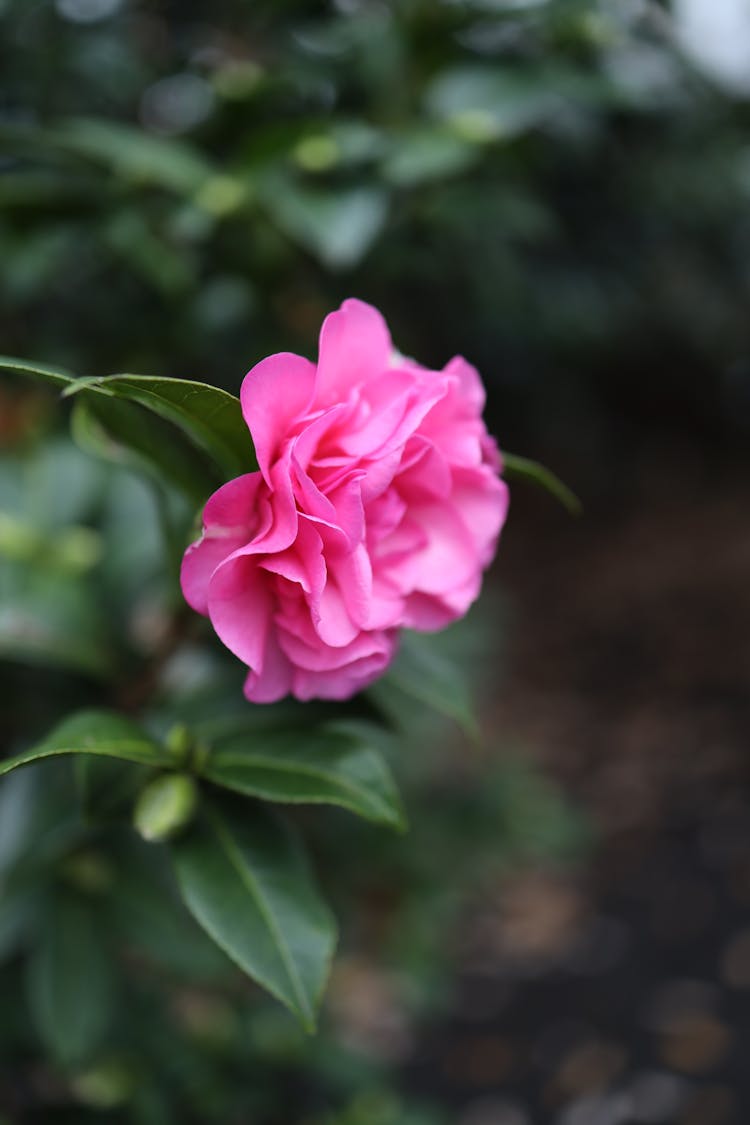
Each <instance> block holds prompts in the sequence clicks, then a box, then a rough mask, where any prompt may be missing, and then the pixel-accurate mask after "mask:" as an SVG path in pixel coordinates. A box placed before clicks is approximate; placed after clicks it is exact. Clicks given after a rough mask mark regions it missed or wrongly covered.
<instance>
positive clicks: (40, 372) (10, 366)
mask: <svg viewBox="0 0 750 1125" xmlns="http://www.w3.org/2000/svg"><path fill="white" fill-rule="evenodd" d="M0 371H12V372H13V373H14V374H15V375H36V376H37V378H39V379H44V380H45V381H46V382H47V383H52V384H53V385H54V386H56V387H67V386H69V384H70V383H75V381H76V380H75V376H74V375H70V374H69V373H68V372H67V371H64V370H61V369H60V368H56V367H48V366H47V364H45V363H35V362H33V361H32V360H29V359H13V358H12V357H11V356H5V355H3V356H0Z"/></svg>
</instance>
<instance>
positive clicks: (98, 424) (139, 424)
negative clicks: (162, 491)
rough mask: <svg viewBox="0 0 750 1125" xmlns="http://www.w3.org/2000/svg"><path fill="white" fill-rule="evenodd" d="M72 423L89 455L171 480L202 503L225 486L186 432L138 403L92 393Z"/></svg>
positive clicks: (77, 404)
mask: <svg viewBox="0 0 750 1125" xmlns="http://www.w3.org/2000/svg"><path fill="white" fill-rule="evenodd" d="M72 425H73V436H74V437H75V439H76V441H77V442H78V444H79V445H80V446H81V448H82V449H85V450H86V452H87V453H91V454H93V455H94V456H96V457H102V458H103V459H104V460H107V461H113V462H114V463H115V464H120V465H124V466H126V467H128V468H131V469H135V470H136V471H137V472H141V473H143V472H145V473H146V474H147V475H148V476H150V477H152V478H154V479H156V480H157V481H162V480H166V481H168V482H169V483H171V484H172V485H174V486H175V487H176V488H178V489H179V490H180V491H181V492H184V493H185V494H186V495H187V496H189V497H190V498H191V499H192V500H193V501H194V502H195V503H197V504H202V503H203V502H204V501H205V499H206V497H207V496H208V495H209V494H210V493H211V492H212V491H214V489H216V488H218V487H219V485H220V484H221V483H222V480H223V478H222V476H221V474H220V473H219V471H218V470H217V469H216V468H215V467H214V466H213V465H212V464H211V463H210V462H209V461H208V460H207V459H206V458H205V457H204V456H203V455H202V454H201V453H200V451H199V450H197V449H195V447H194V446H193V445H192V444H191V443H190V442H189V441H188V439H187V438H186V437H185V436H184V435H183V434H182V433H180V432H179V431H178V430H176V429H175V427H174V426H171V425H169V424H167V423H166V422H164V421H163V419H161V418H158V417H156V416H155V415H153V414H150V413H149V412H148V411H147V410H144V409H143V408H142V407H140V406H138V405H136V404H135V403H131V402H122V401H120V400H118V399H116V398H109V397H106V398H105V397H104V396H102V397H93V396H92V395H88V394H87V395H86V396H85V398H84V399H82V400H80V401H79V402H77V403H76V405H75V408H74V410H73V419H72Z"/></svg>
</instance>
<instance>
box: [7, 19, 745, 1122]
mask: <svg viewBox="0 0 750 1125" xmlns="http://www.w3.org/2000/svg"><path fill="white" fill-rule="evenodd" d="M0 73H1V74H2V88H1V90H0V172H1V173H2V175H0V260H1V261H2V269H0V292H1V293H2V300H1V303H0V347H1V349H2V351H3V352H5V353H7V354H11V355H17V356H26V357H29V358H33V359H36V360H40V361H47V362H49V363H53V364H57V365H65V366H68V367H69V368H70V369H71V370H73V371H76V372H78V373H81V374H105V373H110V372H115V371H137V372H141V373H147V374H164V375H170V376H185V377H189V378H193V379H200V380H205V381H208V382H212V383H216V384H218V385H221V386H224V387H226V388H227V389H229V390H231V391H233V392H236V391H237V389H238V387H239V383H240V380H241V378H242V376H243V375H244V373H245V371H246V370H247V369H248V368H249V367H250V366H251V365H252V364H253V363H254V362H256V361H257V359H259V358H260V357H261V356H263V355H265V354H267V353H268V352H271V351H277V350H282V349H283V350H298V351H301V352H302V353H304V354H308V355H314V352H315V346H316V337H317V331H318V327H319V325H320V322H321V320H322V318H323V316H324V315H325V313H326V312H328V311H329V310H330V309H332V308H333V307H334V306H335V305H337V304H338V303H339V301H340V300H341V299H342V298H344V297H346V296H349V295H356V296H359V297H362V298H363V299H366V300H369V301H372V302H373V303H374V304H376V305H377V306H378V307H379V308H380V309H381V310H382V311H383V312H384V314H385V316H386V318H387V319H388V321H389V324H390V325H391V328H392V330H393V334H394V338H395V340H396V342H397V344H398V346H399V348H400V350H401V351H403V352H405V353H407V354H413V355H414V356H416V357H417V358H419V359H420V360H421V361H422V362H424V363H428V364H432V365H435V366H442V364H443V363H444V362H445V361H446V360H447V359H448V358H449V357H450V356H451V355H453V354H455V353H457V352H459V353H462V354H464V355H465V356H467V358H469V359H470V360H471V361H472V362H474V363H475V364H476V365H477V366H478V367H479V369H480V370H481V372H482V374H483V377H484V379H485V381H486V383H487V386H488V393H489V403H488V422H489V424H490V426H491V428H492V429H493V431H494V432H495V433H496V434H497V436H498V438H499V441H500V443H501V446H503V447H505V448H507V449H508V450H511V451H513V452H518V453H522V454H526V455H528V456H533V457H535V458H538V459H540V460H542V461H544V462H546V463H547V464H549V465H550V466H551V467H552V468H554V469H555V471H556V472H558V473H559V474H560V475H561V476H562V477H563V478H564V479H565V480H566V481H567V483H568V484H570V485H571V486H572V487H573V488H574V490H575V491H576V492H577V493H578V494H579V496H580V497H581V499H582V501H583V505H584V515H583V517H582V518H580V519H571V517H569V516H568V515H566V514H565V513H564V512H562V511H560V510H558V509H557V508H556V507H555V505H554V502H553V501H552V500H551V499H549V498H548V497H546V496H544V495H541V494H536V493H534V492H533V491H532V490H531V489H530V488H528V487H527V486H525V485H523V484H520V483H519V484H516V485H515V487H514V489H513V500H512V506H511V515H510V520H509V524H508V526H507V529H506V531H505V534H504V540H503V543H502V545H501V550H500V553H499V556H498V560H497V563H496V565H495V568H494V570H493V573H492V575H491V577H490V579H489V580H488V589H487V593H486V594H485V596H484V600H483V602H482V607H481V609H480V612H479V614H478V615H475V624H474V625H473V626H472V625H471V623H470V625H469V628H468V629H467V630H466V631H464V633H463V634H462V635H461V636H462V637H463V640H461V637H458V638H456V639H455V641H453V642H451V643H452V644H454V645H456V646H460V645H461V644H465V645H466V652H467V653H473V654H474V655H473V657H471V658H472V659H474V660H475V661H476V663H475V664H474V665H473V666H472V667H475V668H476V670H477V675H476V681H477V685H478V693H479V695H480V697H481V707H480V710H481V715H482V727H483V732H484V742H485V746H484V749H483V750H482V751H481V753H480V752H479V751H477V750H476V749H475V748H472V747H471V746H470V745H469V744H468V742H467V740H466V739H464V738H463V737H462V736H461V735H460V733H459V731H458V729H455V730H453V729H448V728H446V727H443V726H441V727H439V728H437V727H436V726H435V724H434V722H433V721H432V719H431V718H430V717H429V715H425V714H424V713H422V712H420V711H419V709H416V711H415V714H414V715H413V716H412V719H411V724H412V725H411V736H410V738H409V739H407V742H408V743H409V745H408V746H407V747H406V748H405V749H404V751H403V753H402V754H401V756H399V758H398V760H397V762H396V766H395V768H396V773H397V776H398V778H399V781H400V782H401V783H402V784H403V786H404V788H405V789H406V795H407V803H408V807H409V811H410V819H411V822H412V829H411V832H410V834H409V835H408V836H407V837H405V838H403V839H391V838H390V837H388V836H387V835H386V834H385V833H384V832H383V831H382V830H375V829H372V828H368V827H365V826H362V825H359V824H355V823H353V822H352V821H351V820H350V819H347V817H346V816H345V814H340V815H339V814H335V813H334V814H331V816H330V817H326V816H315V817H311V818H310V820H311V823H310V832H311V833H312V835H313V837H314V839H315V847H316V849H317V856H318V866H319V870H320V872H321V879H322V881H323V883H324V885H325V887H326V889H327V891H328V892H329V893H330V894H331V895H333V897H334V899H335V900H336V906H337V913H338V915H339V918H340V919H341V920H342V928H343V931H344V933H343V950H342V953H341V955H340V957H339V958H338V960H337V963H336V966H335V969H334V975H333V982H332V986H331V990H330V997H329V1000H328V1003H327V1008H326V1014H325V1020H324V1028H323V1031H322V1033H321V1035H320V1036H319V1037H318V1038H317V1039H315V1040H307V1039H305V1038H304V1037H302V1036H301V1035H299V1034H298V1033H297V1032H296V1030H295V1029H294V1028H293V1027H292V1025H291V1023H290V1021H289V1020H288V1019H287V1017H286V1016H285V1015H284V1014H283V1013H280V1012H277V1011H276V1010H275V1009H272V1008H271V1007H270V1006H269V1005H267V1004H266V1003H265V1001H261V1000H259V999H258V998H257V997H256V995H255V994H254V993H252V994H246V993H245V992H242V991H238V987H237V985H236V981H235V982H234V984H230V985H227V983H226V981H224V979H223V978H221V976H219V980H218V983H217V981H216V979H214V977H213V976H212V973H211V971H209V970H210V969H211V966H207V965H206V963H205V957H204V960H203V961H202V960H201V957H203V956H204V952H205V951H203V952H202V951H201V950H200V949H199V950H197V951H194V953H195V956H194V957H193V955H192V953H191V952H188V953H186V954H185V957H184V961H185V964H184V965H183V971H182V975H181V976H180V973H177V975H176V976H174V977H173V976H168V977H167V978H166V987H162V986H163V985H164V979H165V978H163V975H162V976H160V975H159V971H158V970H156V971H154V970H153V969H152V968H151V967H149V963H148V959H146V962H144V965H143V967H142V968H141V962H140V961H136V966H137V968H138V972H139V973H140V974H141V975H140V977H139V979H140V982H141V983H140V986H139V988H140V991H138V990H136V992H133V993H132V994H130V995H129V996H128V1002H127V1004H123V1007H122V1009H121V1011H120V1017H119V1025H118V1026H119V1030H118V1031H117V1033H113V1037H112V1040H111V1042H110V1043H109V1044H108V1046H107V1047H106V1049H105V1050H104V1051H103V1053H102V1054H101V1056H98V1057H96V1058H93V1059H91V1060H88V1061H87V1064H86V1066H85V1067H83V1068H82V1069H79V1070H78V1071H76V1072H75V1073H74V1074H73V1075H72V1076H71V1074H69V1073H65V1072H64V1071H61V1070H60V1068H59V1066H56V1064H55V1062H54V1060H53V1061H50V1060H49V1059H48V1058H46V1057H45V1056H44V1052H43V1051H42V1049H41V1048H40V1046H39V1044H38V1042H37V1041H36V1039H35V1035H34V1032H33V1030H32V1029H31V1027H30V1025H29V1023H28V1019H27V1017H26V1016H25V1014H24V1012H25V1009H24V1002H23V999H22V986H21V983H20V974H19V972H18V967H19V965H20V964H22V947H21V952H19V947H18V946H17V945H16V944H14V935H13V934H11V936H10V938H9V937H8V935H7V934H4V933H3V930H2V927H0V953H3V956H4V962H3V966H2V967H1V968H0V1049H2V1057H1V1059H0V1121H2V1122H3V1125H11V1123H12V1125H15V1123H17V1122H20V1123H23V1125H26V1123H32V1122H33V1123H37V1122H46V1121H47V1120H52V1119H54V1120H56V1121H60V1122H67V1121H71V1122H73V1121H75V1122H82V1121H85V1122H89V1121H91V1122H99V1121H102V1122H110V1121H111V1122H120V1121H122V1122H135V1123H137V1125H141V1123H142V1125H159V1123H162V1122H164V1123H169V1122H172V1121H174V1122H180V1123H183V1122H188V1123H189V1122H197V1123H200V1122H214V1121H216V1122H219V1121H220V1122H222V1125H235V1123H236V1125H547V1123H552V1125H622V1123H631V1122H645V1123H650V1122H653V1123H662V1122H666V1123H676V1125H733V1123H737V1125H743V1123H744V1122H746V1121H747V1120H748V1119H749V1117H750V1069H748V1065H747V1048H746V1042H747V1036H748V1034H749V1033H750V771H749V770H748V766H747V761H748V756H747V731H748V726H749V724H748V719H749V718H750V697H749V696H748V691H747V672H748V655H750V654H749V653H748V636H749V635H750V634H749V630H748V626H749V625H750V599H749V597H748V593H747V575H748V564H750V526H749V524H748V519H747V511H748V502H749V501H750V475H749V474H748V459H747V453H746V450H747V442H748V433H749V431H750V315H748V303H749V300H750V264H749V263H750V132H749V131H748V126H749V125H750V100H749V99H750V5H749V4H748V3H747V0H674V2H673V3H672V4H668V3H661V2H657V0H332V2H330V3H312V2H304V0H266V2H264V0H212V2H211V3H210V4H208V3H205V4H201V3H198V2H191V0H182V2H179V3H178V2H176V0H175V2H173V3H170V2H168V0H161V2H159V0H141V2H138V0H54V2H53V0H2V2H0ZM64 421H65V419H64V417H63V415H62V414H61V412H60V408H59V407H58V406H56V405H55V403H54V401H53V400H52V399H51V398H50V396H49V394H48V393H46V392H44V391H43V390H39V389H38V388H35V387H30V386H28V385H26V384H21V383H20V381H17V380H14V379H11V377H10V376H3V377H2V381H1V382H0V445H1V446H2V448H3V450H4V456H3V460H2V472H0V509H2V511H3V512H4V513H5V515H4V516H2V518H0V556H2V557H3V560H4V562H3V566H4V567H5V570H0V656H2V665H1V671H0V700H1V701H2V708H3V724H2V725H3V728H4V729H3V730H2V732H0V737H2V739H3V747H4V749H5V750H9V749H10V748H11V747H13V746H15V745H16V741H17V739H18V737H19V732H20V731H23V732H25V733H27V734H34V733H38V732H39V731H43V730H44V729H46V727H47V726H49V723H50V721H51V719H54V718H55V716H57V715H59V714H60V713H62V711H63V710H64V709H65V708H66V707H69V706H70V701H71V700H80V701H81V702H86V701H90V700H91V699H96V698H97V694H96V692H97V690H98V689H97V688H96V687H95V686H92V679H91V677H92V676H95V675H96V674H98V672H100V671H101V667H102V663H103V662H105V663H106V653H107V643H108V642H107V635H108V630H109V631H110V632H111V631H113V630H114V631H116V630H117V629H118V627H119V625H118V621H117V620H115V621H112V620H111V619H108V614H107V610H106V606H107V604H108V603H107V598H108V597H109V598H111V597H112V590H113V589H117V590H118V591H120V592H121V591H122V590H123V589H124V588H126V587H127V599H129V600H128V607H127V614H129V617H128V622H129V624H128V628H131V631H132V633H133V638H134V640H133V644H134V646H135V650H137V649H138V646H139V645H140V646H141V648H142V649H143V650H144V651H146V650H148V646H149V644H151V643H155V642H153V634H154V628H155V626H154V605H155V604H157V603H158V599H156V601H155V600H154V599H155V594H154V589H153V588H152V586H153V582H154V581H155V580H154V579H153V575H154V574H155V573H156V572H157V571H158V557H159V548H158V540H157V534H158V527H157V526H156V523H155V518H154V514H153V512H152V511H151V509H150V508H149V507H148V503H149V502H148V500H147V499H146V498H144V496H143V494H142V492H141V491H140V486H139V484H138V482H137V481H136V479H135V478H132V477H130V476H128V474H127V473H124V472H123V473H122V474H120V475H119V476H117V479H116V480H114V481H113V482H110V483H108V485H107V488H108V489H109V491H108V493H107V500H106V504H105V503H104V502H103V500H102V496H101V490H102V488H103V485H102V471H101V470H100V469H99V468H98V467H97V466H96V465H95V464H94V463H93V462H90V461H88V460H86V459H85V458H83V456H82V455H80V456H79V455H78V454H76V452H75V451H74V449H73V447H72V446H70V445H69V444H68V443H67V441H66V439H65V438H64V437H63V436H62V435H63V434H64ZM92 466H93V467H92ZM110 485H111V487H110ZM19 521H20V523H19ZM24 521H25V522H24ZM21 523H23V525H24V526H27V524H28V525H29V526H31V527H32V533H33V535H37V539H36V540H34V543H35V544H36V546H37V547H38V544H39V543H40V542H43V543H44V544H46V546H45V551H47V552H48V557H47V564H46V565H47V570H46V571H45V573H44V575H42V576H39V575H37V577H36V578H35V585H34V587H33V589H31V588H29V589H26V587H24V590H25V593H24V598H25V599H26V600H25V601H23V604H22V606H21V609H22V611H23V613H25V614H26V617H25V618H23V619H22V620H21V622H20V625H19V612H20V610H19V605H21V603H20V602H19V595H18V585H17V583H18V575H17V574H16V575H15V577H11V576H10V574H11V568H12V566H13V565H16V564H18V561H19V559H21V560H22V561H23V560H24V559H26V556H25V555H24V548H23V543H21V546H20V547H19V538H18V528H19V526H20V524H21ZM133 527H137V528H138V529H139V532H138V534H137V535H135V534H133V530H132V529H133ZM27 530H28V529H27ZM39 536H41V537H42V538H41V539H40V538H39ZM35 549H36V548H35ZM50 551H51V552H52V553H51V555H50V554H49V552H50ZM19 552H20V554H19ZM32 553H33V552H32ZM101 557H104V558H105V559H110V560H114V561H113V562H110V563H107V564H105V563H102V564H101V567H100V558H101ZM50 558H52V559H53V563H54V565H53V567H52V569H53V570H54V571H55V573H54V576H51V575H50V573H49V571H50V565H49V559H50ZM107 566H109V568H110V569H109V570H107ZM24 568H25V571H26V573H25V575H24V581H27V579H28V572H29V568H28V566H27V565H26V564H25V563H24ZM97 568H99V569H97ZM102 568H103V569H102ZM32 569H33V568H32ZM100 570H102V572H101V573H100ZM94 571H95V573H96V580H95V581H94V580H93V579H92V578H91V574H92V573H93V572H94ZM37 579H38V581H37ZM92 591H93V593H92ZM97 599H98V600H97ZM123 612H125V611H123ZM157 616H158V615H157ZM29 622H31V623H32V626H33V628H32V627H30V626H29ZM157 632H158V629H157ZM461 651H463V650H461ZM467 659H469V657H467ZM177 710H178V711H179V707H178V708H177ZM24 784H28V785H32V784H35V783H33V782H28V783H24ZM0 798H2V790H0ZM20 799H21V794H20V791H19V792H16V791H15V790H14V794H13V801H12V802H11V800H10V798H7V800H6V805H5V806H2V805H0V871H1V870H2V863H3V819H2V818H3V816H4V817H5V823H6V825H7V824H8V823H9V818H10V817H11V807H14V808H15V807H17V802H18V801H19V800H20ZM3 809H4V813H3ZM10 835H12V833H10ZM7 836H8V833H7V832H6V837H7ZM6 852H7V848H6ZM6 859H7V856H6ZM79 859H80V857H79ZM8 862H10V861H8ZM86 862H88V866H86ZM86 862H84V865H83V867H81V866H80V863H79V865H78V867H75V869H74V868H73V867H71V866H70V864H69V865H68V867H67V868H66V869H65V877H66V878H72V879H73V880H74V881H75V880H78V885H80V887H82V888H88V890H87V893H88V892H90V893H92V894H97V893H100V892H101V893H104V892H105V891H106V887H107V885H108V884H107V879H109V878H110V876H111V873H109V874H108V873H107V870H106V865H105V866H104V867H102V864H101V862H100V863H99V867H97V862H98V861H97V857H96V854H95V853H92V854H90V855H88V860H87V861H86ZM92 863H93V867H92ZM112 877H114V876H112ZM176 933H177V936H175V935H173V936H172V939H171V940H172V941H173V942H175V941H176V942H180V941H181V940H182V939H181V938H180V937H179V933H178V932H176ZM165 940H166V939H165ZM188 944H189V943H188ZM152 952H153V950H152ZM156 963H157V964H158V956H157V957H156ZM149 973H152V975H151V976H149ZM160 988H161V989H162V990H161V991H159V989H160Z"/></svg>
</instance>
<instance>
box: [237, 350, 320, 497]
mask: <svg viewBox="0 0 750 1125" xmlns="http://www.w3.org/2000/svg"><path fill="white" fill-rule="evenodd" d="M314 386H315V367H314V366H313V364H312V363H310V361H309V360H307V359H303V358H302V356H299V355H294V354H293V353H292V352H279V353H277V354H276V355H270V356H268V357H267V358H266V359H262V360H261V361H260V363H256V365H255V367H253V368H252V369H251V370H250V371H248V373H247V375H246V376H245V378H244V379H243V381H242V389H241V391H240V401H241V403H242V414H243V416H244V419H245V422H246V423H247V426H248V429H249V430H250V433H251V434H252V436H253V442H254V444H255V453H256V456H257V458H258V465H259V467H260V471H261V472H262V473H263V476H264V478H265V479H266V480H267V481H268V482H269V484H270V467H271V465H272V463H273V461H274V460H275V458H276V457H277V456H278V454H279V452H280V449H281V445H282V443H283V441H284V439H285V438H287V437H289V435H290V431H291V429H292V427H293V424H294V423H295V422H297V421H298V420H299V419H300V418H301V417H303V415H304V414H305V413H306V412H307V409H308V407H309V405H310V399H311V398H312V393H313V388H314Z"/></svg>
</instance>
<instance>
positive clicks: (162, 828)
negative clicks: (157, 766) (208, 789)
mask: <svg viewBox="0 0 750 1125" xmlns="http://www.w3.org/2000/svg"><path fill="white" fill-rule="evenodd" d="M197 804H198V789H197V786H196V784H195V782H194V781H193V779H192V777H189V776H188V775H187V774H184V773H165V774H162V776H161V777H157V778H156V779H155V780H154V781H152V782H151V783H150V784H149V785H147V786H146V788H145V789H144V790H142V792H141V794H140V796H139V797H138V800H137V801H136V803H135V810H134V812H133V824H134V826H135V829H136V831H137V832H138V833H140V835H141V836H142V837H143V839H144V840H148V842H149V843H157V842H158V841H160V840H168V839H169V838H170V836H174V835H175V833H177V832H179V831H180V829H181V828H184V827H185V825H186V824H189V822H190V821H191V820H192V818H193V813H194V812H195V809H196V806H197Z"/></svg>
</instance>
